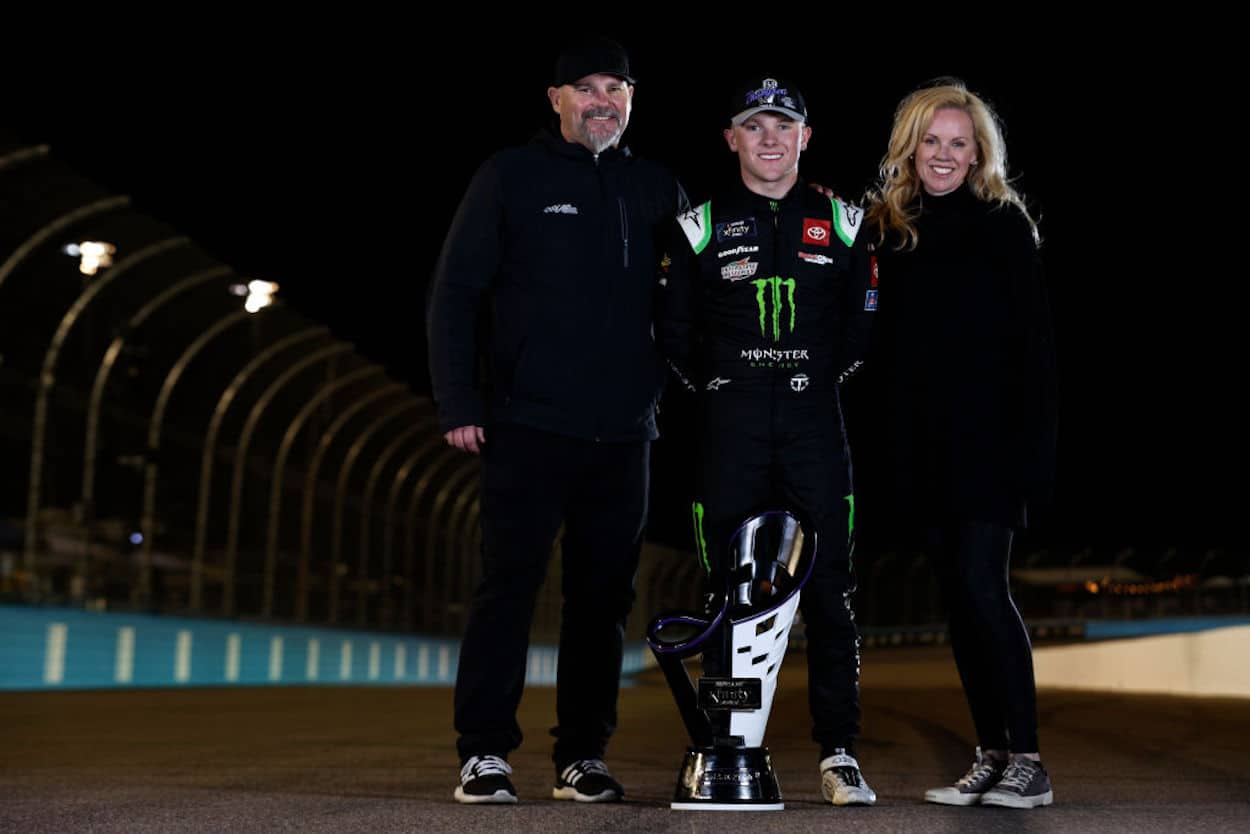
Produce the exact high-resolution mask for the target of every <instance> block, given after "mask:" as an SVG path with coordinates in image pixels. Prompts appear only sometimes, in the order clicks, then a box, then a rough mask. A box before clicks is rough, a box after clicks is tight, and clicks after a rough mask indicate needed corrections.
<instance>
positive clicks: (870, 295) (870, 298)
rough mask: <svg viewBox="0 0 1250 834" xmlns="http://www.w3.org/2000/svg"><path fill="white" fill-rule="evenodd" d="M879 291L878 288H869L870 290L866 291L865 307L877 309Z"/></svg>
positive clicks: (866, 308)
mask: <svg viewBox="0 0 1250 834" xmlns="http://www.w3.org/2000/svg"><path fill="white" fill-rule="evenodd" d="M877 292H878V291H877V290H869V291H868V292H866V293H864V309H865V310H875V309H877Z"/></svg>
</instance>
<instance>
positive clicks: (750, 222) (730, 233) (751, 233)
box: [716, 217, 829, 245]
mask: <svg viewBox="0 0 1250 834" xmlns="http://www.w3.org/2000/svg"><path fill="white" fill-rule="evenodd" d="M825 225H826V226H827V225H829V224H828V223H826V224H825ZM739 237H755V218H754V217H747V218H745V219H743V220H732V221H730V222H728V223H717V224H716V242H717V243H723V242H724V241H726V240H733V239H734V238H739ZM826 245H827V244H826Z"/></svg>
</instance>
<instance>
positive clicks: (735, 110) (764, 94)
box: [729, 78, 807, 125]
mask: <svg viewBox="0 0 1250 834" xmlns="http://www.w3.org/2000/svg"><path fill="white" fill-rule="evenodd" d="M769 110H775V111H776V112H778V113H785V114H786V115H787V116H789V117H790V118H792V119H794V120H795V121H799V122H806V121H807V102H805V101H804V100H803V94H802V93H800V92H799V91H798V89H797V88H796V87H795V86H794V85H793V84H791V83H790V82H788V81H785V80H784V79H778V78H757V79H751V80H750V81H748V82H746V83H745V84H742V85H741V86H739V87H738V88H737V89H736V90H735V91H734V97H733V105H732V109H731V110H730V113H731V115H730V117H729V121H730V122H731V123H733V124H735V125H740V124H742V123H743V122H745V121H746V120H747V119H749V118H751V117H752V116H754V115H755V114H756V113H764V112H766V111H769Z"/></svg>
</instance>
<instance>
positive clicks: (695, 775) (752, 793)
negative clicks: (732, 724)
mask: <svg viewBox="0 0 1250 834" xmlns="http://www.w3.org/2000/svg"><path fill="white" fill-rule="evenodd" d="M669 807H670V808H672V809H673V810H676V811H780V810H783V809H784V808H785V807H786V806H785V804H784V803H783V802H782V801H781V787H780V786H779V785H778V784H777V774H776V773H774V772H773V763H772V759H771V758H770V757H769V755H768V748H767V747H688V748H686V757H685V759H684V760H683V761H682V764H681V772H680V773H679V774H678V776H677V790H676V791H675V792H674V794H673V801H672V802H671V803H669Z"/></svg>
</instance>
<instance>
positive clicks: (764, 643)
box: [647, 511, 816, 811]
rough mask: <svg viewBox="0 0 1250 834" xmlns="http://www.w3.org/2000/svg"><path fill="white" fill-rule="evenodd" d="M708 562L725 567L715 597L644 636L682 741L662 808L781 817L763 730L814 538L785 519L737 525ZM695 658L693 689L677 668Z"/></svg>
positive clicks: (769, 515)
mask: <svg viewBox="0 0 1250 834" xmlns="http://www.w3.org/2000/svg"><path fill="white" fill-rule="evenodd" d="M717 556H718V557H720V558H724V559H726V560H727V562H726V563H724V569H723V570H720V571H716V572H714V573H713V576H714V577H716V576H720V577H722V578H723V580H724V582H723V587H722V588H719V589H716V596H715V597H714V598H713V601H712V603H711V604H710V605H708V606H707V608H706V609H705V611H704V612H703V613H701V614H694V613H684V612H679V613H673V614H666V615H662V616H660V617H657V618H656V619H655V620H654V621H652V623H651V625H650V627H649V628H648V629H647V642H648V643H649V644H650V646H651V651H652V652H653V653H654V654H655V657H656V660H657V661H658V662H659V666H660V669H661V670H662V671H663V672H664V677H665V679H666V680H667V681H668V685H669V688H670V689H672V690H673V697H674V698H675V699H676V701H677V709H678V710H679V711H680V712H681V718H682V721H683V722H684V723H685V725H686V730H687V731H688V732H689V733H690V741H691V744H690V746H689V747H687V748H686V757H685V759H684V761H683V762H682V765H681V772H680V773H679V774H678V777H677V789H676V791H675V793H674V795H673V801H672V803H671V807H672V808H675V809H678V810H699V811H780V810H781V809H783V808H784V807H785V804H784V803H783V802H782V801H781V788H780V786H779V785H778V784H777V775H776V773H774V772H773V765H772V761H771V759H770V758H769V755H768V748H767V747H764V746H763V742H764V728H765V726H766V725H767V724H768V714H769V711H770V710H771V709H772V704H773V694H774V693H775V692H776V691H777V672H778V671H779V670H780V669H781V662H782V660H784V659H785V655H786V646H787V643H788V642H789V636H790V626H791V624H792V623H793V622H794V614H795V611H796V610H797V609H798V606H799V591H800V590H801V589H802V587H803V585H804V583H806V582H807V579H808V577H809V576H810V575H811V571H812V565H813V564H814V563H815V558H816V537H815V534H813V535H811V536H806V535H804V532H803V527H802V525H801V524H800V523H799V521H798V519H796V518H795V517H794V516H793V515H791V514H790V513H788V512H780V511H778V512H766V513H763V514H761V515H758V516H754V517H752V518H750V519H748V520H747V521H746V522H744V523H743V524H742V525H741V526H740V527H739V528H738V529H737V531H735V532H734V534H733V536H731V537H730V541H729V548H728V552H727V553H718V554H717ZM699 653H702V654H703V656H704V657H703V669H704V674H703V676H701V677H700V678H699V681H698V686H697V688H696V686H695V685H694V684H693V683H692V682H691V680H690V675H689V674H688V673H687V671H686V666H685V663H684V661H685V660H686V659H687V658H689V657H692V656H694V655H696V654H699Z"/></svg>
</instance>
